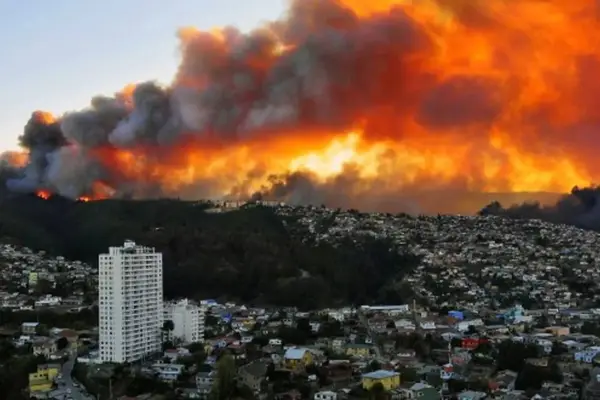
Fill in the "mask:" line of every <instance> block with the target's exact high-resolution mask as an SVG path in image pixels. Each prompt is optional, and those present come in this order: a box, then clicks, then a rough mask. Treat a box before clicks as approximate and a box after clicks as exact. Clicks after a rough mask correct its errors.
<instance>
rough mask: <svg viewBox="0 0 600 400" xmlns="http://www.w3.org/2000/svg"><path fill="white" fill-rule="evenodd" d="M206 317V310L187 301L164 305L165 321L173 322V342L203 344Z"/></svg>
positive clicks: (171, 336)
mask: <svg viewBox="0 0 600 400" xmlns="http://www.w3.org/2000/svg"><path fill="white" fill-rule="evenodd" d="M204 316H205V315H204V308H203V307H200V306H198V305H196V304H193V303H191V302H190V301H189V300H187V299H184V300H179V301H176V302H165V304H164V320H165V321H169V320H170V321H172V322H173V332H170V338H171V340H174V339H177V340H180V341H182V342H183V343H185V344H187V343H195V342H203V341H204Z"/></svg>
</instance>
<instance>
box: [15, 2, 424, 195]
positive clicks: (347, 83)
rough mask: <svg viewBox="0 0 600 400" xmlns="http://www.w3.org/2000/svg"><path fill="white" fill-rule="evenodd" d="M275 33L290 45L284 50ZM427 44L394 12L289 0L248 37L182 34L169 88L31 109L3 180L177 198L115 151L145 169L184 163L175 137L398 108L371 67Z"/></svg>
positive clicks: (316, 123)
mask: <svg viewBox="0 0 600 400" xmlns="http://www.w3.org/2000/svg"><path fill="white" fill-rule="evenodd" d="M282 40H283V42H285V43H286V44H287V45H291V46H292V48H288V50H287V51H285V52H282V51H280V47H281V41H282ZM423 46H427V40H426V36H425V35H424V34H423V32H421V31H420V30H419V27H418V26H417V25H416V24H415V23H414V22H413V21H412V20H410V19H409V18H408V17H407V16H406V15H405V14H404V13H403V12H402V11H400V10H395V11H393V12H390V13H385V14H382V15H380V16H378V17H374V18H372V19H369V20H364V21H360V20H358V19H357V17H356V16H355V15H354V14H353V13H352V12H350V11H349V10H347V9H345V8H344V7H343V6H341V5H339V4H338V3H337V2H336V1H293V2H292V6H291V9H290V12H289V14H288V16H287V18H286V19H283V20H281V21H277V22H274V23H272V24H271V25H269V26H268V27H265V28H261V29H257V30H255V31H253V32H251V33H249V34H243V33H241V32H240V31H238V30H237V29H235V28H231V27H230V28H226V29H225V30H223V32H222V35H221V37H218V35H215V34H211V33H203V32H194V33H193V34H188V35H186V34H184V33H182V56H183V57H182V63H181V66H180V69H179V73H178V76H177V78H176V82H175V84H174V85H173V86H172V87H169V88H163V87H160V86H158V85H157V84H155V83H153V82H147V83H143V84H140V85H137V87H136V88H135V90H134V92H133V95H132V99H127V98H126V96H124V95H115V96H113V97H95V98H93V99H92V100H91V103H90V105H89V106H88V107H87V108H85V109H83V110H79V111H72V112H68V113H66V114H65V115H64V116H62V117H61V118H60V119H59V120H58V121H57V122H56V123H52V124H45V123H44V121H42V120H40V119H39V118H36V114H34V116H33V117H32V118H31V120H30V121H29V122H28V123H27V125H26V127H25V132H24V134H23V136H22V137H21V145H22V146H23V147H24V148H25V149H27V150H28V151H29V153H30V162H29V165H27V167H26V168H25V169H24V170H23V171H22V177H21V178H20V179H11V180H10V181H8V183H7V184H8V187H9V188H10V189H11V190H18V191H33V190H37V189H45V190H50V191H53V192H55V193H58V194H60V195H63V196H67V197H77V196H81V195H85V194H87V193H90V192H91V191H93V185H94V182H98V181H100V182H103V183H104V184H106V185H107V186H109V187H111V188H112V189H114V190H115V191H116V193H115V195H117V196H118V195H124V194H127V195H131V194H133V195H134V196H135V195H137V196H145V195H148V193H154V194H156V195H161V194H162V195H165V194H170V195H173V193H164V192H163V193H161V190H160V188H158V187H156V184H155V183H153V182H152V179H151V176H150V175H151V171H149V170H142V171H138V172H139V173H138V174H137V175H136V177H135V178H133V177H132V174H128V173H127V172H126V171H118V170H116V171H115V169H114V165H112V164H113V163H112V162H111V154H115V151H116V150H118V149H136V154H137V155H139V156H140V157H141V158H143V159H144V161H145V165H149V164H151V163H155V164H156V165H158V164H160V163H163V164H165V163H166V164H169V163H176V162H178V161H179V162H181V161H180V160H177V159H176V156H174V155H173V154H172V153H173V149H176V148H177V146H179V145H181V143H183V142H192V143H193V142H194V141H202V140H207V139H211V140H217V141H221V142H223V143H225V145H226V144H227V143H228V142H230V141H239V140H245V139H247V138H249V137H255V136H256V135H270V134H276V133H277V132H285V131H289V130H290V129H293V130H295V131H298V130H299V129H302V128H307V129H309V128H311V127H321V128H323V127H336V128H342V127H345V126H348V125H350V124H351V123H353V122H355V121H354V120H355V118H356V115H357V114H360V111H361V110H363V109H365V108H367V107H381V106H389V105H400V104H402V102H403V101H402V99H403V98H404V97H405V93H404V91H403V90H404V89H403V85H402V84H401V83H400V82H399V81H398V78H395V79H394V80H393V81H390V80H389V79H388V80H387V82H385V85H384V82H383V81H384V80H386V79H387V77H383V76H380V77H377V74H378V73H379V74H381V73H382V72H384V71H385V69H382V68H384V67H385V68H387V69H390V70H391V69H395V70H398V71H399V70H401V68H400V67H401V66H402V63H403V61H402V60H403V59H404V57H405V56H408V55H410V54H411V53H413V52H414V51H416V50H418V49H419V48H422V47H423ZM377 78H380V79H377ZM412 78H415V77H414V76H413V77H412ZM407 79H410V77H407ZM367 89H368V90H367ZM113 160H114V159H113ZM146 169H148V168H146ZM214 179H215V180H216V179H219V177H215V178H214ZM214 187H216V185H215V182H214V181H210V180H209V181H204V182H194V184H193V187H192V188H187V189H186V188H182V189H181V192H182V193H185V192H186V190H187V191H188V192H189V191H193V192H194V194H195V196H199V195H210V194H214ZM178 194H179V193H178ZM246 195H248V193H246Z"/></svg>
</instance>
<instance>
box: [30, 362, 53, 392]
mask: <svg viewBox="0 0 600 400" xmlns="http://www.w3.org/2000/svg"><path fill="white" fill-rule="evenodd" d="M59 371H60V365H58V364H43V365H38V368H37V371H36V372H34V373H32V374H29V392H30V393H40V392H49V391H50V390H52V386H53V384H54V379H55V378H56V377H57V376H58V374H59Z"/></svg>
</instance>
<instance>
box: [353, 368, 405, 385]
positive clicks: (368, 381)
mask: <svg viewBox="0 0 600 400" xmlns="http://www.w3.org/2000/svg"><path fill="white" fill-rule="evenodd" d="M378 383H380V384H381V385H382V386H383V388H384V389H385V390H392V389H395V388H397V387H398V386H400V374H399V373H398V372H393V371H386V370H384V369H380V370H378V371H373V372H369V373H368V374H363V376H362V387H363V388H364V389H365V390H369V389H371V388H372V387H373V386H374V385H376V384H378Z"/></svg>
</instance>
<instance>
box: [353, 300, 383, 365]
mask: <svg viewBox="0 0 600 400" xmlns="http://www.w3.org/2000/svg"><path fill="white" fill-rule="evenodd" d="M358 319H359V321H360V323H361V324H362V325H363V326H364V327H365V329H366V331H367V336H368V337H369V338H370V339H371V342H372V343H373V349H375V355H376V356H377V358H378V359H379V360H383V352H382V351H381V347H380V346H379V343H378V341H377V335H376V334H375V332H373V329H371V327H370V326H369V320H368V318H367V316H366V315H365V314H364V313H363V311H362V310H358Z"/></svg>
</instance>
